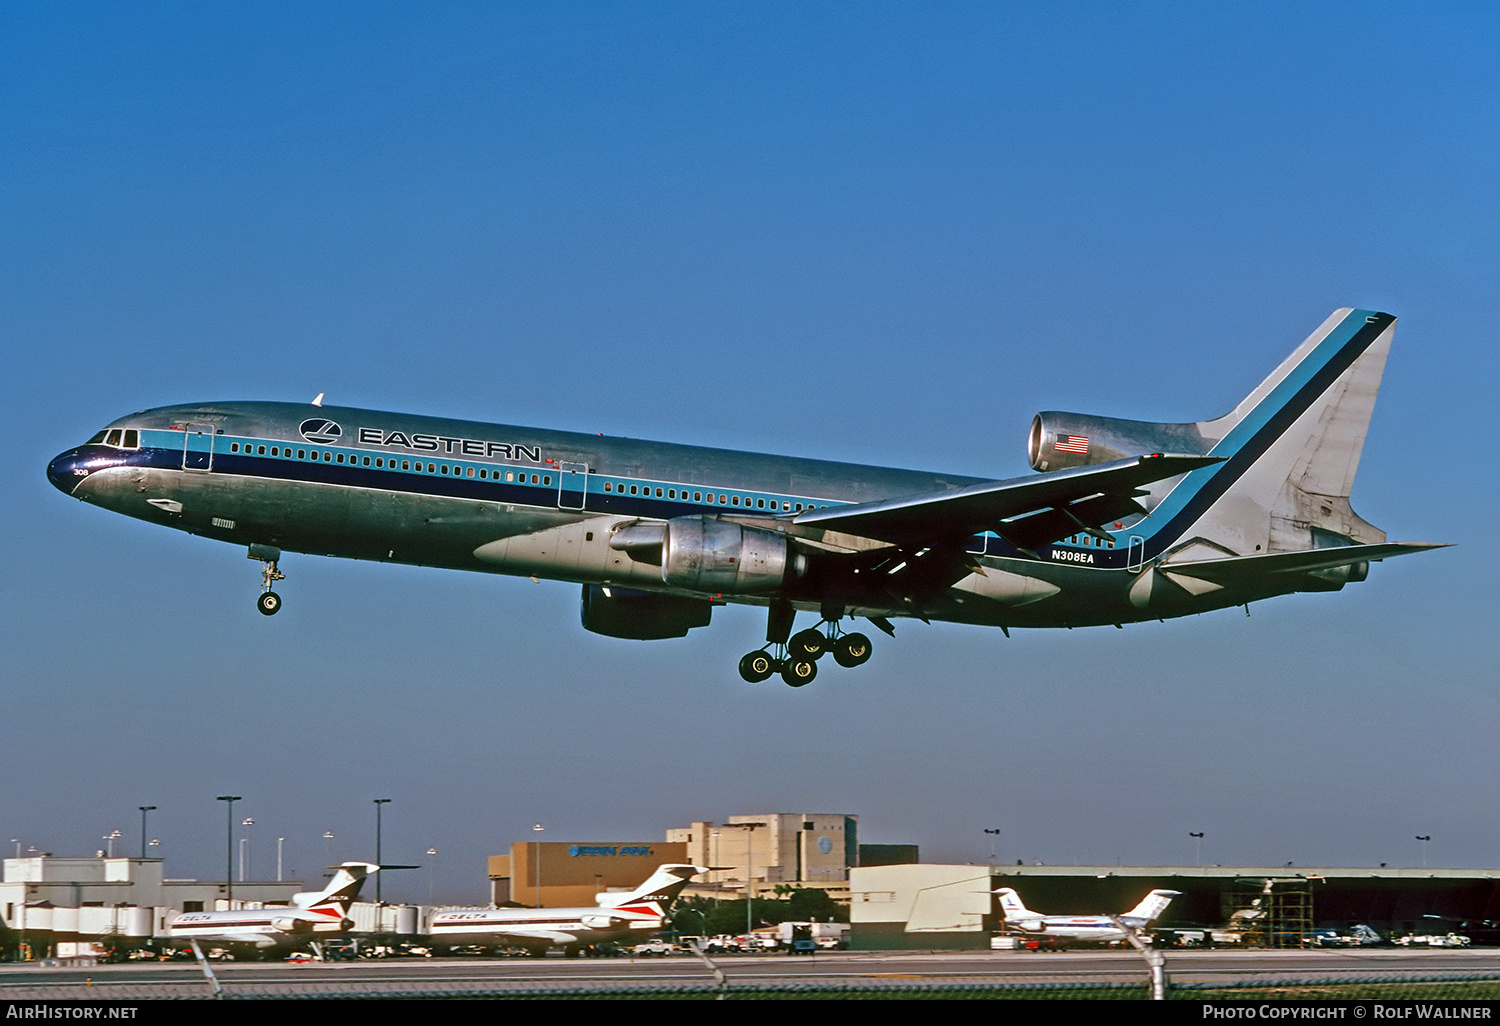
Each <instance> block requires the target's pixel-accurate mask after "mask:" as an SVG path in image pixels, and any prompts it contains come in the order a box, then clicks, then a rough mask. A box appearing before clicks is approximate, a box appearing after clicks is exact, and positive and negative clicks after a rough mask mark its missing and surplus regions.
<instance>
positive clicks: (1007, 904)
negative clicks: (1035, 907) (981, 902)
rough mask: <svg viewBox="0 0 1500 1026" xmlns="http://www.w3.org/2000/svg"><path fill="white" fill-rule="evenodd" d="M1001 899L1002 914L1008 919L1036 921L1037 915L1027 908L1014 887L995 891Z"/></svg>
mask: <svg viewBox="0 0 1500 1026" xmlns="http://www.w3.org/2000/svg"><path fill="white" fill-rule="evenodd" d="M995 896H996V897H997V898H999V899H1000V912H1001V914H1002V915H1003V916H1004V917H1005V918H1006V919H1036V918H1038V916H1037V914H1036V913H1035V912H1033V911H1031V910H1030V909H1029V908H1027V907H1026V903H1025V902H1024V901H1022V900H1021V896H1020V895H1019V894H1017V893H1016V891H1015V888H1013V887H1001V888H1000V889H999V890H997V891H995Z"/></svg>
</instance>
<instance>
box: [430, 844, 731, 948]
mask: <svg viewBox="0 0 1500 1026" xmlns="http://www.w3.org/2000/svg"><path fill="white" fill-rule="evenodd" d="M706 872H708V870H707V869H706V868H704V867H703V866H689V865H678V864H670V865H663V866H657V867H656V872H654V873H652V874H651V875H650V876H649V877H647V879H646V882H645V883H643V884H641V885H640V886H639V887H637V888H636V889H635V890H633V891H631V892H629V893H628V894H601V895H599V902H598V904H597V905H595V906H593V907H592V908H490V909H470V910H465V911H459V912H440V913H439V914H437V915H435V916H433V917H432V925H431V926H430V927H429V929H428V932H429V933H430V934H431V936H432V939H433V941H434V942H435V943H438V944H504V945H514V946H516V947H521V948H527V949H529V950H530V951H531V953H532V954H533V955H545V954H546V953H547V949H548V948H549V947H552V946H553V945H554V944H556V945H561V946H562V948H563V950H564V952H565V953H566V954H569V955H576V954H577V953H578V951H579V949H580V948H582V947H583V946H584V945H586V944H597V943H599V942H601V941H607V940H618V939H619V938H621V937H629V936H630V935H632V934H634V935H635V936H637V937H644V936H645V935H646V934H648V933H650V932H652V931H653V930H660V929H661V928H662V925H663V920H664V919H665V918H666V915H667V913H668V912H669V911H670V910H671V908H672V903H673V902H674V901H676V900H677V895H679V894H681V893H682V889H683V888H684V887H686V886H687V883H688V881H689V880H691V879H692V878H693V877H694V876H696V875H697V874H699V873H706Z"/></svg>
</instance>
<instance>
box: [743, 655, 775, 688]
mask: <svg viewBox="0 0 1500 1026" xmlns="http://www.w3.org/2000/svg"><path fill="white" fill-rule="evenodd" d="M775 672H776V660H774V659H772V658H771V656H770V653H768V652H759V651H757V652H751V653H750V654H749V655H747V656H745V658H743V659H741V660H740V676H741V677H743V678H745V680H747V681H749V682H750V683H751V684H759V683H760V682H761V681H763V680H769V679H770V677H771V674H773V673H775Z"/></svg>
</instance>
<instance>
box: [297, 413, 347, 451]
mask: <svg viewBox="0 0 1500 1026" xmlns="http://www.w3.org/2000/svg"><path fill="white" fill-rule="evenodd" d="M297 430H298V431H301V432H302V437H303V438H305V439H307V440H308V441H309V442H321V443H322V444H323V445H331V444H332V443H334V442H337V441H338V440H339V439H340V438H342V437H343V434H344V429H343V428H341V427H339V426H338V424H336V423H334V422H333V421H331V420H323V419H322V418H321V417H314V418H313V419H312V420H304V421H303V422H302V425H301V426H300V427H299V428H298V429H297Z"/></svg>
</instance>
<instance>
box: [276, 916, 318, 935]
mask: <svg viewBox="0 0 1500 1026" xmlns="http://www.w3.org/2000/svg"><path fill="white" fill-rule="evenodd" d="M271 927H272V928H273V929H276V930H280V931H281V932H282V933H311V932H312V928H313V924H312V923H311V922H309V921H308V920H306V919H302V918H300V917H298V916H272V917H271Z"/></svg>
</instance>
